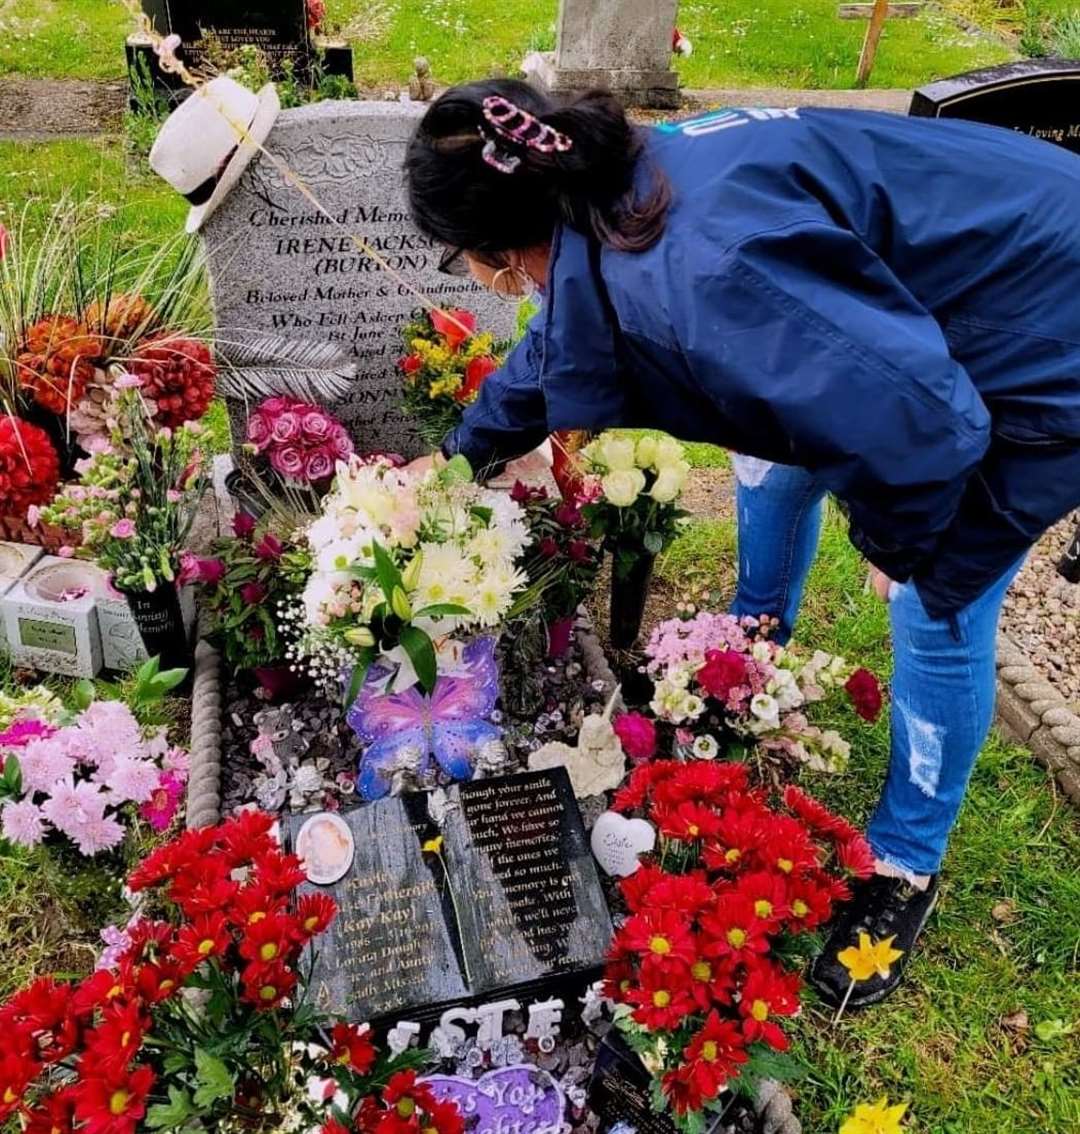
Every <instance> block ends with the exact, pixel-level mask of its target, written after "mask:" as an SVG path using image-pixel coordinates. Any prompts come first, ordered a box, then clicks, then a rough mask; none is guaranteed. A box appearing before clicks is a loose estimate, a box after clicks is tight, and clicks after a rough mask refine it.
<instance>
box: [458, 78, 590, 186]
mask: <svg viewBox="0 0 1080 1134" xmlns="http://www.w3.org/2000/svg"><path fill="white" fill-rule="evenodd" d="M483 113H484V120H485V122H487V123H488V125H489V126H490V127H491V129H492V130H493V131H494V132H495V133H496V134H497V135H498V136H499V137H500V138H503V139H505V140H506V141H508V142H513V143H514V144H515V145H519V146H524V147H525V148H526V149H530V150H536V151H537V152H538V153H542V154H550V153H566V152H567V151H568V150H572V149H573V148H574V140H573V138H568V137H567V136H566V135H565V134H563V133H561V132H560V131H559V130H556V129H555V127H554V126H548V125H547V124H546V123H544V122H541V121H540V119H539V118H537V117H536V116H535V115H534V114H530V113H529V112H528V111H527V110H522V109H521V107H520V106H517V105H516V104H515V103H512V102H511V101H510V100H509V99H507V98H503V97H502V96H501V95H489V96H488V97H487V98H485V99H484V111H483ZM480 129H481V133H483V132H484V128H483V127H481V128H480ZM482 156H483V159H484V161H486V162H487V164H488V165H490V166H492V167H493V168H494V169H497V170H498V171H499V172H500V173H513V172H514V170H515V169H517V167H518V166H519V165H521V158H520V157H518V156H517V155H516V154H509V153H507V152H506V151H505V150H503V149H502V148H501V147H500V146H499V145H498V143H497V142H496V140H495V139H494V138H491V137H489V138H488V140H487V142H486V143H485V144H484V149H483V153H482Z"/></svg>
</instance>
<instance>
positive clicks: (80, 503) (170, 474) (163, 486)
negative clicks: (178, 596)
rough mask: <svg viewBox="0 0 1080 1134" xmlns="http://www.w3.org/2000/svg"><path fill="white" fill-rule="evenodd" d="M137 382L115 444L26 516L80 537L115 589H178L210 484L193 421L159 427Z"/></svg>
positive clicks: (130, 385) (132, 381)
mask: <svg viewBox="0 0 1080 1134" xmlns="http://www.w3.org/2000/svg"><path fill="white" fill-rule="evenodd" d="M140 387H141V383H140V381H139V380H138V379H136V378H130V377H129V379H128V380H127V386H126V388H125V390H124V396H123V399H122V406H121V410H120V413H121V415H122V426H120V425H118V427H117V429H116V430H115V431H114V434H113V443H112V444H99V445H95V447H94V452H93V453H92V454H91V456H89V457H88V458H86V459H84V460H82V461H80V462H79V469H78V471H79V481H78V483H75V484H72V485H71V486H69V487H67V488H65V489H64V491H62V492H61V493H60V494H59V495H58V496H57V497H56V498H55V500H53V502H52V503H51V504H50V505H48V506H47V507H45V508H42V509H40V510H38V511H36V512H34V513H32V514H31V523H34V522H36V521H38V520H41V521H43V522H45V523H47V524H55V525H58V526H61V527H64V528H67V529H74V530H76V531H77V532H78V533H79V534H80V535H81V545H80V547H79V549H78V552H77V554H78V555H79V557H80V558H85V559H92V560H94V561H95V562H96V563H97V564H98V566H100V567H102V568H103V569H104V570H106V571H108V572H109V573H110V575H111V576H112V580H113V584H114V586H116V587H117V588H118V589H119V590H121V591H125V592H130V591H150V592H153V591H155V590H157V589H158V587H160V586H162V585H163V584H175V583H176V582H177V577H178V575H179V572H180V567H181V564H180V559H181V554H182V552H183V550H184V548H185V547H186V545H187V537H188V533H189V532H190V530H191V525H192V523H193V521H194V519H195V512H196V510H197V508H198V505H199V501H200V500H201V499H202V495H203V492H204V491H205V490H206V487H207V484H208V480H207V475H206V468H205V461H204V458H203V455H202V454H201V452H200V450H199V443H200V433H201V427H200V426H199V425H198V424H197V423H194V422H189V423H186V424H183V425H180V426H178V427H176V428H171V427H168V426H162V427H159V426H158V425H157V423H156V421H155V419H154V417H153V415H152V414H151V413H149V412H148V410H147V404H146V400H145V398H144V397H143V390H142V389H141V388H140Z"/></svg>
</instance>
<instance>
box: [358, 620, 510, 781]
mask: <svg viewBox="0 0 1080 1134" xmlns="http://www.w3.org/2000/svg"><path fill="white" fill-rule="evenodd" d="M388 677H389V673H388V671H387V670H386V669H385V668H383V667H381V666H377V665H376V666H372V668H371V670H370V671H369V672H368V674H367V677H366V678H365V680H364V684H363V686H362V688H361V690H360V693H359V695H358V696H357V698H356V701H355V702H354V703H353V705H352V707H351V708H350V709H349V711H348V713H347V714H346V720H347V721H348V723H349V725H350V727H351V728H352V730H353V731H354V732H355V733H356V735H357V736H358V737H359V738H360V740H361V742H362V743H363V744H364V746H365V750H364V754H363V755H362V756H361V758H360V771H359V775H358V777H357V783H356V788H357V791H358V792H359V793H360V795H361V796H362V797H363V798H364V799H367V800H372V799H382V798H383V797H384V796H385V795H388V794H389V793H390V792H391V791H392V790H393V789H394V788H395V787H399V786H401V785H403V784H405V783H410V782H414V783H416V784H423V783H425V782H427V781H428V780H429V779H430V777H431V775H432V772H433V769H432V760H433V759H434V761H435V764H436V765H437V766H438V768H441V769H442V771H443V772H445V773H446V774H447V775H448V776H449V777H450V778H451V779H453V780H467V779H470V778H471V777H472V774H473V769H474V767H475V766H476V764H477V763H478V762H479V763H480V764H482V765H483V764H485V763H486V762H487V761H488V760H489V756H490V753H491V752H492V751H493V748H492V746H499V747H501V745H502V730H501V729H500V728H499V727H498V726H497V725H495V724H492V722H491V720H490V717H491V714H492V713H493V712H494V710H495V703H496V701H497V700H498V697H499V668H498V665H497V664H496V662H495V639H494V638H490V637H488V638H477V639H476V640H474V641H472V642H470V643H469V644H468V645H467V646H466V647H465V648H464V650H463V652H462V655H461V664H460V666H458V667H457V668H456V670H455V672H453V673H441V674H440V675H439V676H438V678H437V679H436V681H435V688H434V689H433V690H432V692H431V695H430V696H425V695H424V693H423V691H422V690H421V689H420V687H419V686H418V685H412V686H410V687H409V688H408V689H403V690H401V691H400V692H396V693H386V692H384V689H385V687H386V683H387V679H388Z"/></svg>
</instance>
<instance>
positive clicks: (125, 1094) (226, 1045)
mask: <svg viewBox="0 0 1080 1134" xmlns="http://www.w3.org/2000/svg"><path fill="white" fill-rule="evenodd" d="M272 826H273V819H272V818H271V817H270V816H268V815H264V814H261V813H259V812H244V813H242V814H240V815H239V816H237V817H236V818H233V819H230V820H228V821H227V822H225V823H222V824H220V825H219V826H217V827H210V828H204V829H202V830H196V831H188V832H186V833H185V834H184V835H182V836H180V837H179V838H178V839H175V840H174V841H172V842H170V843H168V844H166V845H165V846H163V847H161V848H160V849H158V850H157V851H155V852H153V853H152V854H151V855H150V856H149V857H148V858H147V859H145V860H144V861H143V862H142V863H141V864H140V866H139V867H138V868H137V869H136V870H135V871H134V873H133V874H132V875H131V876H130V878H129V880H128V884H129V886H130V888H131V889H132V890H133V891H135V892H136V893H138V894H142V895H144V899H143V901H144V908H147V909H151V910H153V911H154V912H155V913H157V914H159V916H158V917H157V918H155V919H153V920H152V919H149V918H144V919H142V920H139V921H137V922H136V923H135V924H134V925H133V926H130V927H129V928H128V930H127V933H128V937H129V938H130V945H128V947H127V948H126V949H125V950H124V951H123V952H122V953H121V954H120V956H119V959H118V960H116V961H115V967H114V968H105V969H101V970H99V971H97V972H95V973H94V975H93V976H91V977H89V978H87V979H86V980H84V981H82V982H81V983H80V984H64V983H58V982H55V981H53V980H50V979H42V980H38V981H36V982H35V983H34V984H32V985H31V986H30V987H29V988H26V989H24V990H22V991H21V992H19V993H17V994H16V995H15V996H14V997H13V998H12V999H11V1000H9V1001H8V1002H7V1003H6V1004H5V1005H3V1006H2V1007H0V1121H2V1120H4V1119H6V1118H8V1117H10V1116H12V1115H18V1116H19V1117H20V1119H21V1120H22V1121H23V1123H24V1126H25V1128H26V1129H28V1130H34V1131H38V1130H41V1131H51V1130H59V1131H64V1132H70V1131H73V1130H77V1131H79V1132H80V1134H84V1132H85V1134H133V1132H134V1131H136V1130H143V1129H155V1130H181V1129H183V1130H189V1129H198V1130H215V1131H217V1130H233V1129H236V1130H239V1129H244V1130H260V1129H266V1130H271V1129H280V1128H295V1129H302V1128H305V1127H310V1126H311V1125H313V1124H317V1123H318V1122H320V1121H322V1119H323V1118H324V1117H325V1115H326V1105H325V1103H322V1102H320V1101H318V1100H319V1099H322V1098H324V1097H325V1098H330V1097H332V1096H333V1095H334V1094H335V1093H336V1091H337V1090H338V1089H339V1087H340V1088H341V1089H342V1090H344V1091H345V1093H346V1095H347V1097H349V1098H350V1099H360V1098H363V1097H364V1096H365V1095H366V1094H369V1093H370V1092H371V1090H374V1089H381V1088H382V1087H383V1086H385V1085H386V1084H387V1083H388V1082H390V1081H392V1080H391V1076H393V1075H394V1074H395V1073H396V1072H397V1071H399V1070H400V1069H401V1068H402V1067H407V1066H409V1064H410V1062H412V1061H413V1060H410V1059H409V1058H406V1059H404V1060H402V1059H397V1060H386V1059H382V1060H377V1059H376V1056H375V1051H374V1048H373V1047H372V1045H371V1043H370V1041H369V1039H368V1038H367V1037H366V1035H365V1034H364V1032H363V1031H362V1030H361V1029H358V1028H348V1027H346V1026H345V1025H337V1026H334V1028H333V1031H332V1032H331V1033H329V1034H328V1033H327V1028H328V1026H329V1025H330V1023H331V1022H330V1021H326V1020H323V1019H321V1018H320V1017H319V1016H318V1015H317V1014H316V1010H315V1009H314V1007H313V1006H312V1005H311V1003H310V1002H309V1001H308V1000H307V999H306V997H305V996H304V973H303V972H302V971H301V967H300V958H301V952H302V950H303V949H304V947H305V945H307V944H308V942H310V941H311V940H312V939H313V938H314V937H316V936H317V935H318V934H320V933H322V932H323V931H324V930H325V929H326V928H327V927H328V926H329V925H330V923H331V921H332V920H333V918H334V915H335V913H336V908H335V905H334V903H333V901H332V900H331V899H330V898H328V897H326V896H324V895H321V894H314V895H308V896H305V897H301V898H299V899H297V897H296V894H295V889H296V886H297V884H298V883H299V882H300V880H301V879H302V878H303V873H302V871H301V870H300V866H299V860H298V859H297V858H296V857H295V856H293V855H290V854H286V853H284V852H283V851H282V849H281V848H280V846H279V845H278V843H277V840H276V839H275V838H274V836H273V835H272V833H271V830H272ZM313 1044H315V1045H316V1046H314V1047H313V1046H312V1045H313ZM413 1059H415V1056H414V1057H413ZM313 1078H316V1079H325V1080H327V1081H328V1082H327V1089H326V1091H325V1094H322V1093H319V1092H316V1094H317V1095H318V1098H316V1097H313V1095H312V1093H311V1091H310V1085H311V1080H312V1079H313ZM293 1124H295V1125H293ZM443 1134H447V1132H443ZM449 1134H456V1132H454V1131H450V1132H449Z"/></svg>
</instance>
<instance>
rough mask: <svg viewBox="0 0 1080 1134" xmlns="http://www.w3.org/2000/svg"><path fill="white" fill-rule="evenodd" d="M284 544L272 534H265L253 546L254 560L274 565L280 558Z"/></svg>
mask: <svg viewBox="0 0 1080 1134" xmlns="http://www.w3.org/2000/svg"><path fill="white" fill-rule="evenodd" d="M283 550H284V544H283V543H282V542H281V540H279V539H278V537H277V536H276V535H274V533H273V532H267V533H266V535H264V536H263V537H262V539H261V540H259V542H258V543H257V544H256V545H255V558H256V559H261V560H263V562H265V563H274V562H276V561H277V560H278V559H280V558H281V553H282V551H283Z"/></svg>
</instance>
